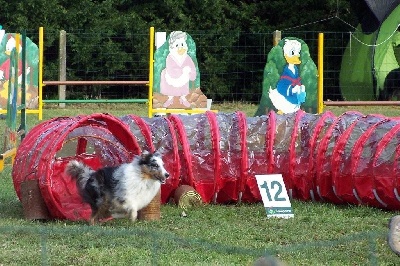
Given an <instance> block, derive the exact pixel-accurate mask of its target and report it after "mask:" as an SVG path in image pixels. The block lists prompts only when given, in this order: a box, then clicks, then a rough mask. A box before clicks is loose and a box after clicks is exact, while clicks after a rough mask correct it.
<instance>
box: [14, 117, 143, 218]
mask: <svg viewBox="0 0 400 266" xmlns="http://www.w3.org/2000/svg"><path fill="white" fill-rule="evenodd" d="M83 139H84V140H85V141H80V140H83ZM82 143H86V144H87V145H88V146H87V147H86V152H82V153H79V154H78V151H82V150H83V149H82V147H79V145H83V144H82ZM139 153H140V147H139V145H138V144H137V142H136V140H135V139H134V138H133V135H132V134H130V130H129V128H128V127H127V125H126V124H124V123H123V122H122V121H121V120H119V119H117V118H115V117H113V116H111V115H107V114H93V115H90V116H77V117H72V118H69V117H61V118H56V119H52V120H49V121H47V122H44V123H41V124H39V125H38V126H36V127H34V128H32V130H31V131H30V132H29V134H27V136H26V137H25V138H24V139H23V141H22V142H21V144H20V146H19V148H18V151H17V154H16V159H15V163H14V166H13V171H12V175H13V182H14V188H15V190H16V193H17V195H18V197H19V198H20V200H21V193H20V186H21V183H22V182H24V181H26V180H35V179H36V180H38V183H39V187H40V191H41V194H42V197H43V199H44V201H45V203H46V206H47V208H48V210H49V212H50V215H51V216H52V217H53V218H57V219H69V220H80V219H86V220H88V219H89V217H90V208H89V206H88V205H87V204H84V203H83V202H82V200H81V198H80V196H79V195H78V193H77V189H76V185H75V180H72V179H71V177H69V176H67V175H65V174H64V169H65V166H66V164H67V163H68V162H69V161H70V160H71V159H77V160H80V161H83V162H84V163H86V164H88V165H90V166H91V167H93V168H94V169H97V168H99V167H100V166H106V165H108V166H111V165H117V164H120V163H123V162H128V161H130V160H132V159H133V157H134V155H135V154H139Z"/></svg>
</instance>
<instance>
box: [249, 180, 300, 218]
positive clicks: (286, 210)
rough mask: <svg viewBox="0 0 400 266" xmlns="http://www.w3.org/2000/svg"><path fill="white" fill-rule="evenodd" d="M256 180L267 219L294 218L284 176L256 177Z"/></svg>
mask: <svg viewBox="0 0 400 266" xmlns="http://www.w3.org/2000/svg"><path fill="white" fill-rule="evenodd" d="M256 179H257V184H258V189H259V190H260V194H261V198H262V201H263V203H264V207H265V211H266V213H267V217H280V218H292V217H294V214H293V210H292V204H291V203H290V199H289V196H288V194H287V191H286V186H285V183H284V182H283V178H282V175H281V174H272V175H256Z"/></svg>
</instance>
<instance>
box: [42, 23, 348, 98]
mask: <svg viewBox="0 0 400 266" xmlns="http://www.w3.org/2000/svg"><path fill="white" fill-rule="evenodd" d="M188 33H189V34H190V35H191V36H192V38H193V39H194V40H195V42H196V48H197V51H196V54H197V60H198V62H199V69H200V74H201V88H202V91H203V92H204V93H205V94H206V95H207V96H208V97H209V98H213V100H214V101H215V102H218V101H247V102H254V103H257V102H259V100H260V98H261V94H262V81H263V72H264V67H265V64H266V62H267V57H268V53H269V51H270V50H271V48H272V47H273V40H272V33H270V32H265V33H245V32H229V31H227V32H225V33H224V34H221V33H214V32H210V31H207V32H206V31H192V32H188ZM318 34H319V32H310V31H292V32H290V31H285V32H282V38H285V37H296V38H300V39H302V40H304V41H305V42H306V43H307V45H308V46H309V50H310V54H311V57H312V59H313V60H314V62H315V63H317V60H318ZM324 37H325V42H324V44H325V47H324V50H325V53H324V95H325V97H324V100H341V99H342V95H341V90H340V84H339V75H340V69H341V64H342V57H343V54H344V51H345V49H346V46H347V44H348V43H349V42H350V38H351V34H349V33H345V32H324ZM58 39H59V32H58V31H51V30H47V31H46V29H45V50H44V60H45V62H44V79H45V80H58V56H59V55H58V50H59V48H58V45H59V43H58ZM148 72H149V34H148V32H147V31H143V32H141V33H139V34H138V33H135V34H133V33H132V34H127V35H124V36H121V35H119V36H116V35H112V34H108V33H107V32H102V33H90V32H89V33H88V32H83V31H77V30H74V31H67V80H148V74H149V73H148ZM54 88H55V87H49V88H46V89H45V92H44V97H45V98H52V97H53V98H54V97H56V93H57V90H56V89H54ZM146 94H147V90H146V89H145V86H143V87H137V86H118V87H116V86H98V85H92V86H78V87H74V86H69V87H68V95H69V97H71V98H100V97H103V98H111V99H112V98H128V97H135V96H137V97H145V96H146Z"/></svg>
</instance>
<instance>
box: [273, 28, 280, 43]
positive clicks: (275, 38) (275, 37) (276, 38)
mask: <svg viewBox="0 0 400 266" xmlns="http://www.w3.org/2000/svg"><path fill="white" fill-rule="evenodd" d="M281 38H282V33H281V31H280V30H276V31H274V33H272V44H273V45H274V46H277V45H278V42H279V41H280V40H281Z"/></svg>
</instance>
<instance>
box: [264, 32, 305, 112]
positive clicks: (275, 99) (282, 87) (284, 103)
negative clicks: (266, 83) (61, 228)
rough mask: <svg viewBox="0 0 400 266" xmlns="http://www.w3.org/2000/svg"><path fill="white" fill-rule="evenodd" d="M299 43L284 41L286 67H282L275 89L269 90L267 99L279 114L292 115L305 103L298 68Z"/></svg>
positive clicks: (303, 88) (299, 61) (303, 87)
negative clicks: (268, 98)
mask: <svg viewBox="0 0 400 266" xmlns="http://www.w3.org/2000/svg"><path fill="white" fill-rule="evenodd" d="M300 51H301V43H300V42H299V41H297V40H286V41H285V45H284V46H283V54H284V57H285V60H286V62H287V65H286V66H285V67H284V69H283V72H282V74H281V76H280V79H279V81H278V83H277V86H276V89H272V88H270V90H269V97H270V99H271V101H272V104H273V105H274V106H275V108H276V109H277V110H278V112H280V113H285V114H286V113H293V112H296V111H297V110H299V109H300V105H301V104H302V103H304V102H305V99H306V89H305V86H304V85H303V84H302V83H301V78H300V74H299V68H298V67H297V65H299V64H300V63H301V60H300Z"/></svg>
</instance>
